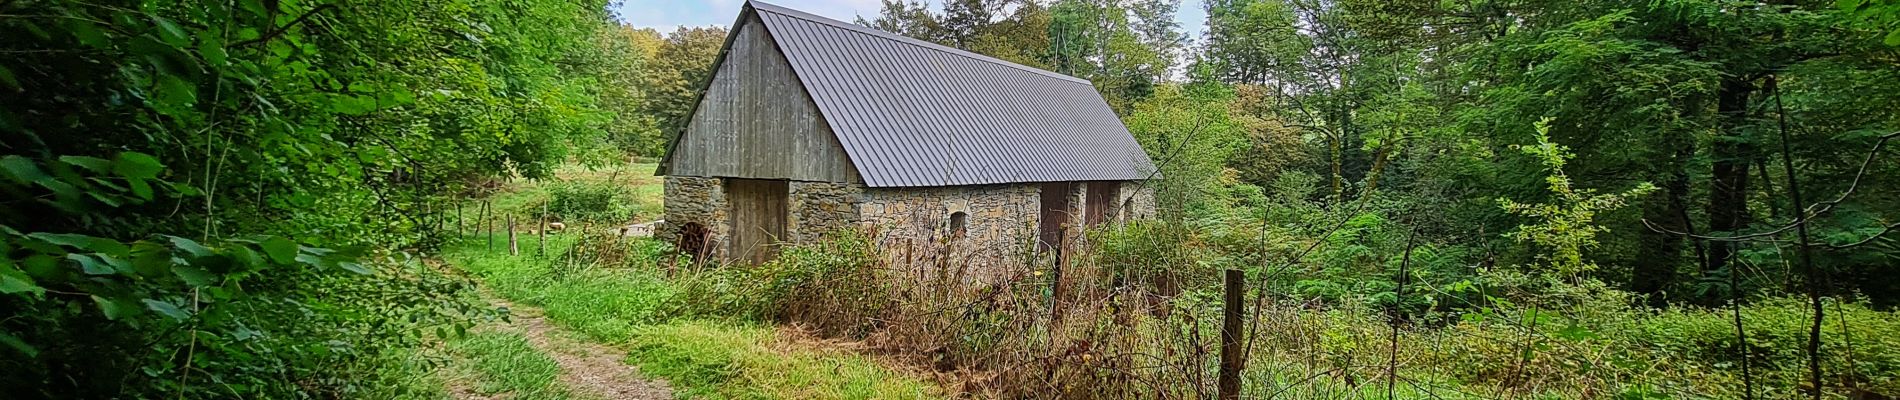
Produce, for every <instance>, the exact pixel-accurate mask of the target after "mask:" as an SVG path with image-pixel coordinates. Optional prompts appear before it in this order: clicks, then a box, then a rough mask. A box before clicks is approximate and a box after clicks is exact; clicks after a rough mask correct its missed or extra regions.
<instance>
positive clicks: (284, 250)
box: [257, 236, 297, 264]
mask: <svg viewBox="0 0 1900 400" xmlns="http://www.w3.org/2000/svg"><path fill="white" fill-rule="evenodd" d="M257 246H258V247H259V248H262V249H264V254H268V255H270V259H271V261H274V262H276V263H278V264H290V263H293V262H296V261H297V243H295V242H291V241H290V239H285V238H282V237H277V236H271V237H266V238H264V240H262V241H259V242H258V243H257Z"/></svg>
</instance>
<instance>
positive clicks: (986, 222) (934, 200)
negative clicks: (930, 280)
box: [858, 183, 1039, 267]
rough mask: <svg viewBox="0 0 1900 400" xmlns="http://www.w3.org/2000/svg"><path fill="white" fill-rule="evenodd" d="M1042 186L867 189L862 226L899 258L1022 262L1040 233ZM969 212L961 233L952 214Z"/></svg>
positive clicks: (970, 262)
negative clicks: (1038, 232) (1024, 254)
mask: <svg viewBox="0 0 1900 400" xmlns="http://www.w3.org/2000/svg"><path fill="white" fill-rule="evenodd" d="M1037 191H1038V185H1037V184H1033V183H1027V184H1002V185H978V186H951V187H920V188H867V189H865V190H864V201H863V203H862V204H861V205H859V207H858V210H859V213H860V216H861V218H862V219H861V224H863V225H864V226H865V227H866V229H868V230H871V231H872V232H876V233H877V235H876V238H877V240H878V242H879V243H878V245H879V246H880V247H883V248H884V249H885V250H886V251H887V253H889V254H888V255H889V256H892V257H894V258H900V259H901V258H911V259H919V258H925V257H934V256H945V255H947V256H948V257H950V258H952V259H953V261H966V262H957V263H958V264H963V265H971V266H979V267H980V266H983V265H991V264H997V263H1004V262H1008V261H1011V260H1016V259H1019V256H1022V255H1023V253H1024V252H1025V250H1026V249H1029V248H1031V247H1028V246H1029V244H1030V243H1033V242H1031V240H1034V238H1035V235H1036V219H1037V207H1038V199H1039V197H1038V196H1039V195H1038V193H1037ZM959 212H961V213H964V216H965V217H964V226H963V229H962V232H961V233H960V234H959V233H958V232H955V231H953V230H952V227H951V226H950V225H951V224H950V223H951V215H953V214H955V213H959Z"/></svg>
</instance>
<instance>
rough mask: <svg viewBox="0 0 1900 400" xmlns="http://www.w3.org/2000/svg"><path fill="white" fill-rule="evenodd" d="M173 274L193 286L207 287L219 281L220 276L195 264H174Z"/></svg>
mask: <svg viewBox="0 0 1900 400" xmlns="http://www.w3.org/2000/svg"><path fill="white" fill-rule="evenodd" d="M172 274H174V275H178V279H183V280H185V284H187V285H191V286H192V287H205V286H211V285H213V284H217V283H218V276H217V275H215V274H212V273H211V271H206V270H205V269H204V268H199V267H198V266H195V265H173V266H172Z"/></svg>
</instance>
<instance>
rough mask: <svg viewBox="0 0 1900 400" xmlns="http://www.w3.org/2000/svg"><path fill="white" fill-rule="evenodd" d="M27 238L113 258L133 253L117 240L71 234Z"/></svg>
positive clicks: (52, 234)
mask: <svg viewBox="0 0 1900 400" xmlns="http://www.w3.org/2000/svg"><path fill="white" fill-rule="evenodd" d="M27 237H31V238H34V239H39V240H41V241H45V242H47V243H52V244H56V245H61V246H67V247H73V248H77V249H81V250H87V251H91V252H95V253H101V254H106V255H113V256H122V255H125V254H127V252H130V251H131V248H130V247H126V245H125V244H124V243H119V241H117V240H112V239H106V238H101V237H92V236H86V235H76V234H70V233H45V232H36V233H33V234H29V235H27Z"/></svg>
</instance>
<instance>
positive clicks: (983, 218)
mask: <svg viewBox="0 0 1900 400" xmlns="http://www.w3.org/2000/svg"><path fill="white" fill-rule="evenodd" d="M730 32H731V33H730V35H729V36H728V37H727V38H726V43H725V45H724V47H723V48H722V49H721V50H720V52H719V57H718V61H716V64H715V65H716V67H715V72H714V75H713V77H712V79H711V81H710V82H709V83H708V84H707V85H706V87H705V90H704V91H703V92H701V95H700V99H699V100H698V102H697V104H696V105H695V108H694V110H693V113H692V117H691V119H690V121H689V122H688V123H687V125H686V127H685V129H684V130H683V131H681V132H677V133H676V136H675V137H674V138H672V140H671V141H670V142H669V144H668V147H667V152H666V157H665V158H664V159H663V160H662V161H661V164H660V168H659V170H658V174H659V175H663V176H665V177H666V178H665V180H666V188H665V190H666V209H665V216H664V217H663V218H664V220H665V222H664V223H663V224H661V226H660V227H659V229H658V231H657V232H656V235H657V236H658V237H659V238H661V239H662V240H668V241H672V242H674V243H677V244H678V245H679V248H680V250H681V251H685V252H688V253H693V254H697V255H700V256H706V257H713V258H715V259H724V260H730V261H739V262H759V261H764V260H767V259H770V258H771V257H773V256H774V255H775V254H776V252H777V246H778V245H781V244H784V243H799V242H808V241H813V240H817V239H820V238H822V237H824V236H825V235H827V234H830V233H833V232H836V231H838V230H840V229H841V228H847V227H861V228H863V229H864V230H865V231H866V232H871V233H872V234H874V238H875V239H876V240H877V241H878V243H879V245H880V247H883V248H886V249H892V250H899V251H902V250H905V249H912V248H916V247H919V246H927V245H940V246H946V247H939V248H954V249H958V250H956V251H958V252H959V253H961V254H964V255H966V256H968V257H971V258H980V259H983V260H996V259H1001V258H1004V257H1010V256H1012V255H1020V254H1026V253H1028V252H1029V251H1030V250H1027V249H1030V248H1031V247H1030V246H1037V248H1045V249H1046V248H1048V247H1049V246H1050V245H1051V243H1056V242H1058V241H1059V240H1062V238H1075V237H1077V235H1078V233H1077V228H1081V227H1086V226H1090V225H1095V224H1101V223H1111V222H1118V221H1124V220H1127V219H1131V218H1146V217H1148V216H1150V215H1151V214H1153V212H1154V207H1155V205H1154V195H1153V191H1152V190H1149V189H1146V187H1145V186H1144V185H1143V184H1142V182H1143V180H1145V179H1149V178H1152V177H1153V176H1154V166H1153V162H1152V161H1151V160H1150V159H1149V158H1148V155H1147V153H1146V152H1144V151H1143V150H1142V148H1141V145H1140V144H1138V143H1137V142H1136V141H1135V138H1134V137H1133V136H1132V135H1130V134H1129V132H1128V128H1127V127H1125V126H1123V125H1122V123H1121V120H1120V119H1119V118H1117V117H1116V115H1115V113H1114V111H1112V110H1111V109H1110V108H1109V106H1108V103H1107V102H1105V101H1104V100H1103V99H1102V97H1101V95H1100V94H1098V93H1096V91H1095V88H1094V87H1093V86H1092V85H1091V84H1090V83H1089V82H1088V81H1086V80H1082V79H1078V78H1074V77H1070V76H1066V75H1062V74H1058V73H1054V72H1049V71H1044V70H1039V69H1035V68H1030V67H1026V66H1022V65H1018V64H1013V63H1010V62H1006V61H1002V60H999V59H995V58H990V57H986V56H982V55H978V54H975V53H970V52H967V51H962V50H957V49H953V48H950V47H945V46H941V45H937V44H933V43H928V42H924V41H920V40H915V39H911V38H907V37H903V36H899V35H896V34H892V33H888V32H882V31H878V30H874V29H870V28H866V27H862V26H858V25H854V24H849V23H845V22H840V21H836V20H831V19H827V18H824V17H819V16H816V15H812V14H807V13H804V12H800V11H796V10H791V9H787V8H783V7H779V6H775V5H770V4H765V3H760V2H756V1H755V2H748V3H747V4H746V6H745V7H744V8H743V10H742V11H741V12H740V14H739V18H738V21H736V22H734V24H733V28H732V30H731V31H730Z"/></svg>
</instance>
